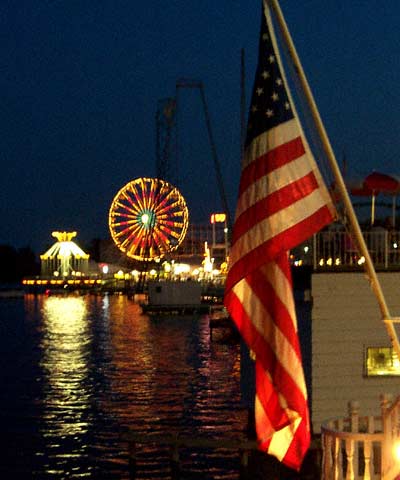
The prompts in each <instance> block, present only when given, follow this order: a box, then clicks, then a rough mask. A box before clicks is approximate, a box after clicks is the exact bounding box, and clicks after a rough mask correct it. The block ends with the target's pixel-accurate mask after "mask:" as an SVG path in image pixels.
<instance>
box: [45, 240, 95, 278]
mask: <svg viewBox="0 0 400 480" xmlns="http://www.w3.org/2000/svg"><path fill="white" fill-rule="evenodd" d="M76 234H77V232H52V236H53V237H55V238H56V239H57V242H56V243H55V244H54V245H53V246H52V247H50V248H49V249H48V250H47V252H46V253H44V254H43V255H40V260H41V275H42V276H43V277H53V276H56V277H70V276H80V275H86V274H87V273H88V269H89V255H88V254H87V253H85V252H84V251H83V250H82V249H81V248H80V247H79V246H78V245H77V244H76V243H75V242H73V241H72V239H73V238H74V237H76Z"/></svg>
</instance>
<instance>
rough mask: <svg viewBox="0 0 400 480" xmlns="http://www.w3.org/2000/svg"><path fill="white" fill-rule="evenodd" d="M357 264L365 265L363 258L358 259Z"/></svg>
mask: <svg viewBox="0 0 400 480" xmlns="http://www.w3.org/2000/svg"><path fill="white" fill-rule="evenodd" d="M357 263H358V265H363V264H364V263H365V257H360V258H359V260H358V262H357Z"/></svg>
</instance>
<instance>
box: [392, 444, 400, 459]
mask: <svg viewBox="0 0 400 480" xmlns="http://www.w3.org/2000/svg"><path fill="white" fill-rule="evenodd" d="M393 457H394V459H395V460H396V462H400V440H396V442H395V443H394V445H393Z"/></svg>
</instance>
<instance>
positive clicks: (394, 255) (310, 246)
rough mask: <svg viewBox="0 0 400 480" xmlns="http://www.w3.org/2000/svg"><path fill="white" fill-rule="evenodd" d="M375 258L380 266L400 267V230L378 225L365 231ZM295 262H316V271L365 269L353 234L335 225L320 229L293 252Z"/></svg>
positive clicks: (373, 259)
mask: <svg viewBox="0 0 400 480" xmlns="http://www.w3.org/2000/svg"><path fill="white" fill-rule="evenodd" d="M362 234H363V237H364V239H365V243H366V245H367V247H368V251H369V254H370V256H371V259H372V261H373V263H374V265H375V266H376V267H379V268H380V269H391V268H400V231H399V230H390V231H389V230H385V229H384V228H379V227H377V228H375V229H370V230H368V231H363V232H362ZM291 258H292V263H293V264H295V265H312V266H313V268H314V270H320V269H324V270H326V269H332V270H334V269H340V268H343V267H350V268H352V269H353V268H354V269H357V268H360V269H362V268H364V266H363V257H362V255H360V253H359V252H358V249H357V247H356V246H355V244H354V242H353V240H352V239H351V236H350V235H349V234H348V233H347V232H346V231H345V230H344V229H343V228H340V226H338V227H337V228H335V225H333V226H331V227H330V228H327V229H326V230H323V231H321V232H318V233H317V234H315V235H314V236H313V237H312V238H310V239H309V240H308V241H306V242H305V243H303V244H302V245H299V246H298V247H296V248H295V249H293V250H292V252H291Z"/></svg>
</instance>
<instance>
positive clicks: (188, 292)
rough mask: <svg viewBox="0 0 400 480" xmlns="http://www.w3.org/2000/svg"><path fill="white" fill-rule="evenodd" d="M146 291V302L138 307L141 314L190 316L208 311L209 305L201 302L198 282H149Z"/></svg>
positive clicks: (200, 288) (200, 286)
mask: <svg viewBox="0 0 400 480" xmlns="http://www.w3.org/2000/svg"><path fill="white" fill-rule="evenodd" d="M147 290H148V295H147V302H144V303H141V305H140V306H141V308H142V312H143V313H147V314H159V313H168V314H172V313H175V314H192V313H209V311H210V305H209V304H208V303H203V302H202V285H201V283H200V282H196V281H191V280H187V281H173V280H154V281H153V280H151V281H149V282H148V284H147Z"/></svg>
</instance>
